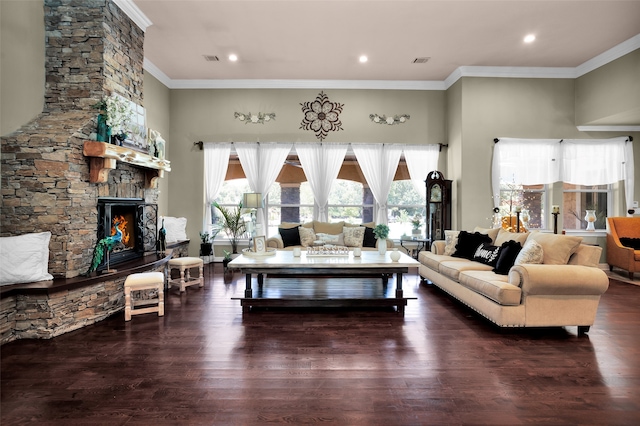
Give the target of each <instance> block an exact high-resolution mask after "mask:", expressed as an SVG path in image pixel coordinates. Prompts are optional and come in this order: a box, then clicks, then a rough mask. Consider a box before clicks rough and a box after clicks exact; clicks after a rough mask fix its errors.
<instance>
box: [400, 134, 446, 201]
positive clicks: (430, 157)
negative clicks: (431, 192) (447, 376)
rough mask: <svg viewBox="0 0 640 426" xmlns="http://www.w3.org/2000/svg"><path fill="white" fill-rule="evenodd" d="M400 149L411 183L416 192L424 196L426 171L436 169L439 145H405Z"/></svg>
mask: <svg viewBox="0 0 640 426" xmlns="http://www.w3.org/2000/svg"><path fill="white" fill-rule="evenodd" d="M402 150H403V152H404V160H405V161H406V163H407V169H408V170H409V176H411V183H413V186H414V188H415V189H416V191H418V194H422V196H426V192H425V183H424V181H425V180H426V179H427V173H429V172H431V171H433V170H438V157H439V156H440V145H437V144H436V145H405V146H404V148H403V149H402Z"/></svg>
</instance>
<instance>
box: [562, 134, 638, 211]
mask: <svg viewBox="0 0 640 426" xmlns="http://www.w3.org/2000/svg"><path fill="white" fill-rule="evenodd" d="M633 174H634V162H633V144H632V143H631V142H630V141H628V138H627V137H620V138H613V139H565V140H564V141H563V142H562V181H563V182H568V183H572V184H574V185H606V184H611V183H616V182H618V181H621V180H622V181H624V187H625V201H626V205H627V209H629V208H631V205H632V202H633V187H634V181H633Z"/></svg>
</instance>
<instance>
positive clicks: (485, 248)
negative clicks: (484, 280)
mask: <svg viewBox="0 0 640 426" xmlns="http://www.w3.org/2000/svg"><path fill="white" fill-rule="evenodd" d="M501 248H502V247H498V246H494V245H491V244H487V243H485V244H482V245H481V246H479V247H478V248H477V249H476V252H475V253H474V254H473V259H472V260H475V261H476V262H480V263H484V264H485V265H490V266H494V267H495V266H496V263H497V262H498V256H500V249H501Z"/></svg>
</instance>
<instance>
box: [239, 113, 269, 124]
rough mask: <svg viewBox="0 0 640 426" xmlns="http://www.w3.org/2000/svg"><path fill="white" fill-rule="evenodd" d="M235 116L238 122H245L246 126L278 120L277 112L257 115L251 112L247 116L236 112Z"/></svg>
mask: <svg viewBox="0 0 640 426" xmlns="http://www.w3.org/2000/svg"><path fill="white" fill-rule="evenodd" d="M233 116H234V117H235V118H237V119H238V120H240V121H242V122H244V124H249V123H251V124H264V123H266V122H269V121H271V120H275V119H276V113H275V112H259V113H257V114H251V113H250V112H249V113H247V114H245V113H242V112H234V113H233Z"/></svg>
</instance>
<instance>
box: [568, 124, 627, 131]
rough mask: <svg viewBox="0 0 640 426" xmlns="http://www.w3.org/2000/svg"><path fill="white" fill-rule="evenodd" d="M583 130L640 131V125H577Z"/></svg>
mask: <svg viewBox="0 0 640 426" xmlns="http://www.w3.org/2000/svg"><path fill="white" fill-rule="evenodd" d="M576 127H577V128H578V130H579V131H581V132H640V126H631V125H629V126H576Z"/></svg>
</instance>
